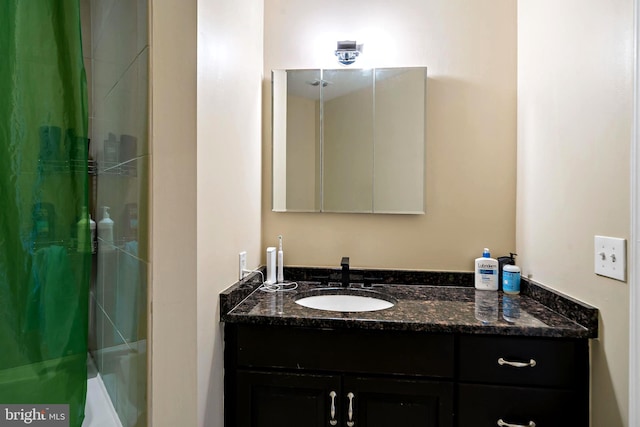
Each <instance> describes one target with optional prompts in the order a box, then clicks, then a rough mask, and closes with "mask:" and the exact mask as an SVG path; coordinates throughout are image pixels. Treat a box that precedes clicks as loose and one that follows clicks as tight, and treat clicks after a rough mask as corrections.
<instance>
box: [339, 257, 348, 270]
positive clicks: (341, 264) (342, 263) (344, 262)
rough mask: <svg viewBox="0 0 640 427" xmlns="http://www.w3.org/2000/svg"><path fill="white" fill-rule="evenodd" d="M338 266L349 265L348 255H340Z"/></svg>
mask: <svg viewBox="0 0 640 427" xmlns="http://www.w3.org/2000/svg"><path fill="white" fill-rule="evenodd" d="M340 266H341V267H343V268H344V267H349V257H348V256H343V257H342V261H340Z"/></svg>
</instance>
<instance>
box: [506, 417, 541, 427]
mask: <svg viewBox="0 0 640 427" xmlns="http://www.w3.org/2000/svg"><path fill="white" fill-rule="evenodd" d="M498 425H499V426H500V427H536V423H534V422H533V421H529V424H526V425H524V424H509V423H505V422H504V421H502V418H500V419H499V420H498Z"/></svg>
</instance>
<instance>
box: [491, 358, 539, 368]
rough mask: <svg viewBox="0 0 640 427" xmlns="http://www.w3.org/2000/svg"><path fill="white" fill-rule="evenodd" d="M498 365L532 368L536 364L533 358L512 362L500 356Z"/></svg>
mask: <svg viewBox="0 0 640 427" xmlns="http://www.w3.org/2000/svg"><path fill="white" fill-rule="evenodd" d="M498 365H500V366H502V365H509V366H513V367H514V368H533V367H534V366H536V361H535V360H534V359H531V360H529V361H528V362H513V361H511V360H506V359H504V358H502V357H501V358H500V359H498Z"/></svg>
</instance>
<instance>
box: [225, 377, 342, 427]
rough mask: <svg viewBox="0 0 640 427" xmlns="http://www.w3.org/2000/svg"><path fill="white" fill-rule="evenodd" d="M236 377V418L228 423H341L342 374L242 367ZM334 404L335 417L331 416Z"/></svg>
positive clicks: (240, 426) (248, 426)
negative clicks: (291, 372)
mask: <svg viewBox="0 0 640 427" xmlns="http://www.w3.org/2000/svg"><path fill="white" fill-rule="evenodd" d="M236 379H237V384H236V402H235V408H236V410H235V413H234V416H235V418H236V419H235V420H233V419H232V418H228V419H227V425H228V426H234V427H303V426H304V427H325V426H332V425H337V419H338V416H339V414H340V408H339V406H338V405H339V395H340V377H339V376H331V375H311V374H285V373H274V372H255V371H238V372H237V375H236ZM332 392H333V393H335V398H333V397H332ZM332 405H333V414H334V418H332V417H331V415H332ZM332 420H333V421H336V424H333V423H332V422H331V421H332Z"/></svg>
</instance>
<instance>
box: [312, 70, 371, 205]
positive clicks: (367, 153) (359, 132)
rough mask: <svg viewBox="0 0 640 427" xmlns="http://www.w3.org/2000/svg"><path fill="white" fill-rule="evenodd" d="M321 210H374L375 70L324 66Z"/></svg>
mask: <svg viewBox="0 0 640 427" xmlns="http://www.w3.org/2000/svg"><path fill="white" fill-rule="evenodd" d="M323 79H324V80H325V81H326V82H327V85H326V86H325V87H324V88H323V91H322V130H323V137H322V153H323V154H322V159H323V170H324V171H325V173H324V174H323V177H322V178H323V179H322V210H323V211H325V212H369V213H370V212H372V211H373V70H359V69H348V70H323Z"/></svg>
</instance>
